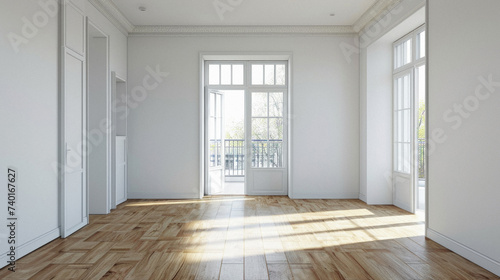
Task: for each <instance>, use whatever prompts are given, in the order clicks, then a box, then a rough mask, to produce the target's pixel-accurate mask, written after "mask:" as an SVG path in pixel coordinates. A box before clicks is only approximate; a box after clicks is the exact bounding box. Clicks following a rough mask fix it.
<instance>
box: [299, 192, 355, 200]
mask: <svg viewBox="0 0 500 280" xmlns="http://www.w3.org/2000/svg"><path fill="white" fill-rule="evenodd" d="M293 199H359V193H330V192H329V193H298V192H294V193H293Z"/></svg>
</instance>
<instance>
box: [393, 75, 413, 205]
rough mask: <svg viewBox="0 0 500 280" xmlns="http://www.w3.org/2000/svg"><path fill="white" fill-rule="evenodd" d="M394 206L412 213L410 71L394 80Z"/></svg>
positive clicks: (411, 102)
mask: <svg viewBox="0 0 500 280" xmlns="http://www.w3.org/2000/svg"><path fill="white" fill-rule="evenodd" d="M393 100H394V144H393V153H394V167H393V170H394V171H393V186H394V188H393V192H394V193H393V196H394V205H396V206H397V207H400V208H402V209H404V210H407V211H409V212H412V213H413V212H414V211H415V207H414V191H413V190H414V182H415V164H414V163H415V141H414V138H415V109H414V108H415V104H414V103H415V97H414V85H413V68H410V69H408V70H406V71H403V72H401V73H400V74H398V75H396V76H395V77H394V99H393Z"/></svg>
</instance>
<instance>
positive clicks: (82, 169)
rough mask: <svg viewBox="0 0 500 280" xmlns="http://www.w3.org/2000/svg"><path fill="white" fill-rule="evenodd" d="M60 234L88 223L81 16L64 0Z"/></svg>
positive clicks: (85, 109) (84, 65)
mask: <svg viewBox="0 0 500 280" xmlns="http://www.w3.org/2000/svg"><path fill="white" fill-rule="evenodd" d="M61 24H62V30H63V31H64V32H63V38H62V42H63V43H64V47H63V48H62V63H61V67H62V69H61V82H62V95H61V100H62V104H61V105H62V110H61V123H62V126H61V132H62V133H61V143H62V147H61V162H62V165H63V168H62V169H61V237H63V238H65V237H67V236H68V235H70V234H72V233H73V232H75V231H77V230H78V229H80V228H81V227H83V226H85V225H86V224H87V223H88V200H87V197H88V193H87V149H86V147H87V145H86V137H85V131H86V128H87V121H86V120H87V107H86V103H87V100H86V98H87V96H86V74H85V73H86V59H85V50H86V40H85V37H86V36H85V34H86V32H85V16H84V14H83V13H82V12H81V11H80V10H79V9H78V8H77V7H76V6H74V5H73V4H72V3H71V2H69V1H65V2H64V5H63V13H62V20H61Z"/></svg>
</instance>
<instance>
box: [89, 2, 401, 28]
mask: <svg viewBox="0 0 500 280" xmlns="http://www.w3.org/2000/svg"><path fill="white" fill-rule="evenodd" d="M88 1H89V2H90V3H92V4H93V5H94V6H95V7H96V8H97V9H98V10H99V11H100V12H101V13H102V14H103V15H104V16H105V17H107V18H108V19H109V20H110V21H111V22H112V23H113V24H114V25H115V26H116V27H117V28H118V29H120V30H121V31H122V32H124V33H125V34H131V35H141V34H149V35H153V34H158V35H189V34H214V35H215V34H228V35H229V34H317V35H321V34H325V35H327V34H357V33H359V32H360V30H362V29H363V28H364V27H365V26H366V25H367V24H368V23H369V22H371V21H372V20H374V19H375V18H377V17H378V16H379V15H381V14H382V13H383V12H384V11H386V10H388V9H390V8H391V7H394V5H396V4H397V3H399V2H401V0H378V1H377V2H375V4H373V5H372V6H371V7H370V8H369V9H368V10H367V11H366V12H365V13H363V15H362V16H361V17H360V18H359V19H358V20H357V21H356V22H355V23H354V24H353V25H287V26H279V25H265V26H264V25H257V26H255V25H248V26H225V25H207V26H201V25H137V26H134V25H133V24H132V23H131V22H130V21H129V20H128V19H127V18H126V17H125V15H124V14H123V13H122V12H121V11H120V10H119V9H118V7H116V5H115V4H114V3H113V1H112V0H88Z"/></svg>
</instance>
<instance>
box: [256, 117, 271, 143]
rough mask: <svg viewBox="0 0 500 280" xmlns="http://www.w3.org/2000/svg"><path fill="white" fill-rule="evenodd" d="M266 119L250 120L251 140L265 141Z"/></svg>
mask: <svg viewBox="0 0 500 280" xmlns="http://www.w3.org/2000/svg"><path fill="white" fill-rule="evenodd" d="M267 120H268V119H267V118H252V140H267Z"/></svg>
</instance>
